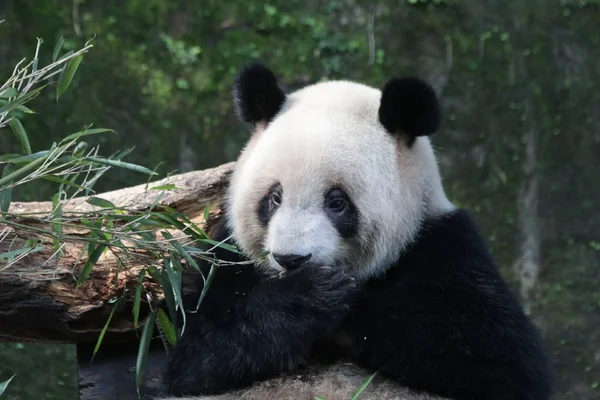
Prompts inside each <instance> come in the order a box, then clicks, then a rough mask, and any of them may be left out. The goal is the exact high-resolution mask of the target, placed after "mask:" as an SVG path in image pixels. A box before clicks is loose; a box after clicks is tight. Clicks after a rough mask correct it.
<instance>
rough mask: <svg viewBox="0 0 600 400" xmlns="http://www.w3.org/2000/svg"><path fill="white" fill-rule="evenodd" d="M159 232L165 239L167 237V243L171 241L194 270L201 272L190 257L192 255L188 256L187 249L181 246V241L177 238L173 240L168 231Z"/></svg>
mask: <svg viewBox="0 0 600 400" xmlns="http://www.w3.org/2000/svg"><path fill="white" fill-rule="evenodd" d="M161 233H162V235H163V236H164V237H165V239H167V240H168V241H169V243H171V244H172V245H173V247H175V249H176V250H177V251H178V252H179V254H181V255H182V256H183V257H184V258H185V259H186V260H187V262H188V263H190V265H191V266H192V267H194V269H195V270H196V271H198V272H200V273H201V271H200V267H199V266H198V264H197V263H196V261H195V260H194V259H193V258H192V256H190V254H189V253H188V252H187V251H185V249H184V248H183V246H182V245H181V243H179V242H178V241H177V240H175V239H174V238H173V235H171V234H170V233H169V232H166V231H163V232H161Z"/></svg>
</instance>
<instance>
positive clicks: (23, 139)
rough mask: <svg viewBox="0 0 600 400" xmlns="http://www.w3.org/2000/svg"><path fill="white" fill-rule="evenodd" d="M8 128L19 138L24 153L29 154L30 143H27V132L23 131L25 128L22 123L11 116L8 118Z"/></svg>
mask: <svg viewBox="0 0 600 400" xmlns="http://www.w3.org/2000/svg"><path fill="white" fill-rule="evenodd" d="M10 128H11V129H12V131H13V133H14V134H15V136H16V137H17V139H19V142H20V143H21V149H22V150H23V153H25V154H31V145H30V144H29V138H27V132H25V128H23V124H22V123H21V121H19V120H18V119H17V118H13V119H11V120H10Z"/></svg>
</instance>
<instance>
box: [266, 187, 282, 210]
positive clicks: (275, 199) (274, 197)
mask: <svg viewBox="0 0 600 400" xmlns="http://www.w3.org/2000/svg"><path fill="white" fill-rule="evenodd" d="M269 200H270V202H271V204H273V205H274V206H275V207H279V206H280V205H281V193H279V191H277V190H274V191H273V192H272V193H271V197H270V198H269Z"/></svg>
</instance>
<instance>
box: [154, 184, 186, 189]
mask: <svg viewBox="0 0 600 400" xmlns="http://www.w3.org/2000/svg"><path fill="white" fill-rule="evenodd" d="M173 189H180V188H178V187H177V186H175V185H173V184H169V185H161V186H155V187H153V188H150V190H173Z"/></svg>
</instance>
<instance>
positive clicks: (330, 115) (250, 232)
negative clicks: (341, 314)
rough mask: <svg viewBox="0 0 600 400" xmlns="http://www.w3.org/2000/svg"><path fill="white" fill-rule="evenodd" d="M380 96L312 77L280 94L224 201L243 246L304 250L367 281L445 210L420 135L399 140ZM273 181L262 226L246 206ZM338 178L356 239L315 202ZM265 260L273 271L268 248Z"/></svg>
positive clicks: (253, 250) (257, 251)
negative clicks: (382, 113)
mask: <svg viewBox="0 0 600 400" xmlns="http://www.w3.org/2000/svg"><path fill="white" fill-rule="evenodd" d="M380 99H381V91H380V90H378V89H374V88H371V87H368V86H365V85H362V84H359V83H354V82H348V81H332V82H320V83H317V84H314V85H311V86H308V87H306V88H303V89H301V90H298V91H296V92H295V93H293V94H290V95H288V98H287V100H286V102H285V103H284V105H283V107H282V109H281V111H280V113H279V114H278V115H277V116H276V117H275V118H274V120H273V121H272V123H270V124H269V125H268V126H267V127H266V128H264V126H258V127H257V128H256V131H255V132H254V135H253V137H252V139H251V140H250V141H249V143H248V145H247V146H246V147H245V149H244V150H243V152H242V154H241V155H240V157H239V160H238V161H237V165H236V168H235V171H234V173H233V176H232V181H231V185H230V186H229V192H228V199H227V200H228V202H229V205H230V207H231V213H230V214H229V215H230V218H229V219H228V224H229V226H230V227H231V229H232V231H233V237H234V239H235V241H236V242H237V243H238V244H239V246H240V247H241V249H242V250H243V251H244V252H245V253H247V254H249V255H250V256H251V257H253V258H258V257H259V256H260V255H261V254H262V253H263V252H264V251H265V250H267V251H269V252H270V253H275V254H276V253H283V254H309V253H311V254H312V259H311V261H313V262H314V263H316V264H320V265H332V264H333V263H335V262H338V263H339V262H341V265H343V266H345V267H346V268H348V269H349V270H350V271H351V272H353V273H355V274H356V277H357V279H367V278H369V277H371V276H373V275H374V274H377V273H379V272H383V271H385V269H386V268H387V267H388V266H389V265H391V264H392V263H393V262H394V261H395V260H396V259H398V256H399V252H401V251H402V249H403V248H405V247H406V246H407V245H408V244H409V243H410V242H411V240H412V239H413V238H414V236H415V234H416V233H417V229H418V227H419V226H420V224H421V221H422V220H423V219H424V218H426V217H431V216H436V215H438V214H442V213H446V212H448V211H450V210H452V209H453V205H452V203H451V202H450V201H449V200H448V198H447V197H446V194H445V193H444V189H443V187H442V182H441V179H440V174H439V171H438V165H437V161H436V158H435V155H434V151H433V149H432V146H431V143H430V141H429V138H427V137H419V138H417V139H416V141H415V142H414V144H413V145H412V146H411V147H410V148H408V147H407V146H406V144H405V143H401V142H400V141H402V140H403V139H402V137H394V136H392V135H390V133H389V132H387V131H386V130H385V128H384V127H383V126H382V125H381V124H380V123H379V119H378V109H379V105H380ZM323 149H327V151H323ZM316 171H318V173H315V172H316ZM274 182H281V184H282V186H283V187H284V191H285V192H284V201H283V203H282V205H281V208H280V209H279V210H278V212H277V213H276V215H275V216H274V217H273V219H272V220H271V221H270V223H269V229H268V231H267V230H266V229H265V228H263V227H262V226H261V225H260V223H259V221H258V219H257V216H256V212H255V204H256V203H258V201H259V200H260V198H261V197H262V196H264V194H265V192H267V190H268V188H269V187H270V186H271V185H272V184H273V183H274ZM337 182H343V183H346V185H345V188H347V190H348V191H349V195H350V197H351V198H352V200H353V202H354V203H355V204H356V207H357V208H358V209H359V210H360V215H361V218H362V219H361V229H360V232H359V234H358V244H359V245H358V246H356V245H354V246H353V245H352V244H353V243H352V242H350V243H348V242H346V241H344V240H343V239H342V238H341V237H340V235H339V234H338V232H337V231H336V229H335V227H334V226H333V225H332V223H331V222H330V221H329V220H328V218H327V216H326V215H325V213H324V212H323V209H322V202H321V199H322V193H324V192H325V190H326V189H327V188H328V187H330V186H332V184H334V183H337ZM374 193H377V195H376V196H374V195H373V194H374ZM286 194H289V195H288V196H287V197H286ZM390 210H394V212H390ZM266 266H267V267H268V268H272V269H274V270H277V271H282V267H281V266H279V264H278V263H277V262H275V261H274V260H273V258H272V256H269V257H268V258H267V263H266Z"/></svg>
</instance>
